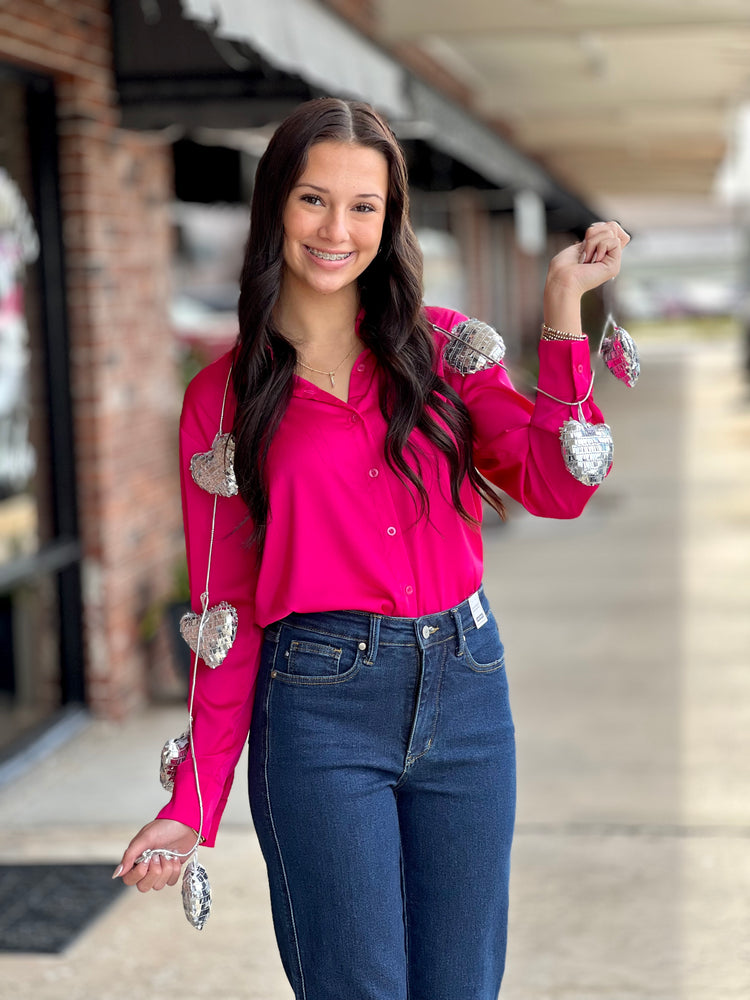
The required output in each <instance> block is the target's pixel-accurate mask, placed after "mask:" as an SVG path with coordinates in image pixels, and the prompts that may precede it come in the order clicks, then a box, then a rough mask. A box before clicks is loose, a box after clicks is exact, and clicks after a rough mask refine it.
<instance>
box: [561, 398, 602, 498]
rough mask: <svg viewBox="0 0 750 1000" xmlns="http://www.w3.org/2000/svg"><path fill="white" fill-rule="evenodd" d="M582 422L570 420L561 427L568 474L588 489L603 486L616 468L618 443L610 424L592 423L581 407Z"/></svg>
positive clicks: (580, 420)
mask: <svg viewBox="0 0 750 1000" xmlns="http://www.w3.org/2000/svg"><path fill="white" fill-rule="evenodd" d="M578 414H579V417H580V419H579V420H573V419H572V418H571V419H570V420H566V421H565V423H564V424H563V425H562V427H561V428H560V444H561V445H562V453H563V460H564V462H565V466H566V468H567V470H568V472H569V473H570V474H571V476H573V478H574V479H577V480H578V482H579V483H583V484H584V486H598V485H599V483H603V482H604V479H605V477H606V475H607V472H608V471H609V467H610V466H611V465H612V457H613V454H614V442H613V441H612V431H611V430H610V428H609V426H608V424H589V423H587V422H586V420H585V419H584V417H583V412H582V410H581V408H580V406H579V408H578Z"/></svg>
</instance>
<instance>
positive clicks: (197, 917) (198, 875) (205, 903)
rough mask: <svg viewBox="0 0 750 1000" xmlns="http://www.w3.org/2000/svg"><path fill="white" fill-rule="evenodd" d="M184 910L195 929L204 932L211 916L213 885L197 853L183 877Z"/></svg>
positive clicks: (188, 864) (186, 866)
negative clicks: (204, 927) (199, 861)
mask: <svg viewBox="0 0 750 1000" xmlns="http://www.w3.org/2000/svg"><path fill="white" fill-rule="evenodd" d="M182 908H183V909H184V911H185V916H186V917H187V918H188V920H189V921H190V923H191V924H192V925H193V927H195V929H196V930H197V931H200V930H202V929H203V925H204V924H205V923H206V921H207V920H208V918H209V916H210V914H211V883H210V882H209V881H208V875H207V873H206V869H205V868H204V867H203V865H201V864H199V863H198V855H197V853H196V854H193V856H192V858H191V859H190V860H189V861H188V863H187V864H186V865H185V871H184V874H183V876H182Z"/></svg>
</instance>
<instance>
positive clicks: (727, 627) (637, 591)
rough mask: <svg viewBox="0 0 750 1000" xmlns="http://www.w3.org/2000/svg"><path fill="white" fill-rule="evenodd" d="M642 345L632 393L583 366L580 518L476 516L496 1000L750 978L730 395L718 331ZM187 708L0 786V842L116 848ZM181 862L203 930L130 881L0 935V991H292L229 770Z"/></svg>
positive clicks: (736, 433)
mask: <svg viewBox="0 0 750 1000" xmlns="http://www.w3.org/2000/svg"><path fill="white" fill-rule="evenodd" d="M641 346H642V362H643V374H642V377H641V380H640V382H639V384H638V386H637V388H636V389H634V390H632V391H628V390H626V389H625V388H624V387H622V386H621V385H619V384H617V383H615V382H614V380H612V379H610V378H609V376H607V375H606V373H605V372H601V373H600V375H599V377H598V379H597V398H598V400H599V401H600V403H601V405H602V407H603V409H604V410H605V413H606V415H607V419H608V421H609V423H610V424H611V426H612V428H613V433H614V436H615V462H616V467H615V470H614V471H613V473H612V476H611V477H610V479H609V481H608V483H607V484H606V486H605V487H604V488H603V489H602V490H601V491H600V493H599V494H598V495H597V497H596V498H595V500H594V502H592V504H591V505H590V507H589V509H588V510H587V511H586V513H585V514H584V516H583V517H582V518H580V519H579V520H577V521H572V522H552V521H539V520H535V519H532V518H530V517H528V516H526V515H525V514H524V513H523V512H519V511H517V510H515V509H514V510H513V511H512V516H511V518H510V520H509V523H508V524H507V525H505V526H497V525H488V527H487V529H486V532H485V539H486V562H487V574H486V587H487V591H488V593H489V596H490V599H491V601H492V603H493V606H494V608H495V610H496V613H497V616H498V618H499V620H500V622H501V628H502V632H503V638H504V640H505V643H506V651H507V657H508V671H509V677H510V683H511V692H512V698H513V704H514V712H515V718H516V726H517V730H518V744H519V816H518V832H517V837H516V841H515V849H514V850H515V853H514V873H513V881H512V911H511V928H510V942H509V955H508V971H507V977H506V983H505V985H504V988H503V993H502V997H503V1000H747V997H748V996H750V794H748V792H749V791H750V789H749V788H748V779H747V774H748V761H749V760H750V670H748V652H747V650H748V648H749V647H750V614H748V608H749V607H750V572H749V570H750V501H749V500H748V498H749V497H750V395H749V394H748V386H747V384H745V383H744V382H743V380H742V374H741V366H740V359H739V348H738V346H737V345H735V344H734V343H733V342H731V341H729V340H724V339H718V340H714V341H706V342H701V341H697V340H694V339H690V338H686V339H684V340H683V339H681V338H678V337H677V336H676V335H675V334H673V335H672V337H671V338H670V339H669V340H668V341H658V342H653V341H649V340H648V339H647V340H646V341H644V342H643V343H642V345H641ZM183 722H184V713H183V711H182V709H181V708H179V707H172V706H170V707H165V708H158V709H157V708H155V709H152V710H151V711H149V712H148V713H147V714H145V715H144V716H141V717H139V718H138V719H135V720H132V721H130V722H128V723H127V724H126V725H123V726H121V727H117V726H115V725H112V724H107V723H103V722H93V723H91V724H90V725H89V726H88V727H86V728H85V729H83V730H82V731H81V732H80V733H79V734H78V735H76V736H75V737H74V738H73V739H71V740H69V741H68V742H67V743H65V744H64V745H63V746H62V747H60V748H59V749H58V750H57V751H56V752H55V753H54V755H53V756H51V757H49V758H48V759H46V760H45V761H44V762H43V763H42V764H39V765H37V766H35V767H34V768H33V769H31V770H30V771H29V772H27V773H26V774H25V775H24V776H23V777H20V778H16V779H15V780H13V781H10V782H8V783H6V784H5V785H4V786H2V787H0V832H1V837H0V861H2V862H8V861H13V860H21V859H23V860H28V861H45V862H51V861H55V860H61V861H63V860H73V861H86V862H91V861H106V862H111V863H112V865H113V867H114V864H115V862H116V860H117V859H118V857H119V855H120V853H121V850H122V847H123V846H124V844H125V843H126V842H127V840H128V839H129V838H130V836H131V835H132V833H133V832H134V831H135V829H137V827H138V826H140V825H141V823H142V822H145V821H146V820H147V819H149V818H150V817H151V816H152V815H153V813H154V812H155V810H156V809H157V808H158V806H159V804H160V803H161V802H162V801H163V793H162V792H161V789H160V787H159V783H158V779H157V768H158V756H159V750H160V747H161V744H162V743H163V741H164V739H165V738H166V737H167V736H170V735H176V734H177V733H178V732H180V731H181V729H182V728H183ZM202 860H203V862H204V863H205V864H206V866H207V868H208V870H209V875H210V877H211V881H212V884H213V889H214V900H215V902H214V910H213V913H212V915H211V918H210V920H209V922H208V924H207V925H206V928H205V929H204V930H203V931H202V932H200V934H198V933H197V932H196V931H194V930H193V929H192V928H191V927H189V926H188V924H187V922H186V921H185V919H184V917H183V916H182V912H181V904H180V900H179V897H178V895H177V893H176V892H175V891H170V890H166V891H165V892H163V893H160V894H153V893H152V894H150V896H149V897H148V898H143V897H141V896H140V895H139V894H138V893H137V892H135V891H130V892H128V893H126V894H124V896H123V898H122V899H121V901H119V902H118V903H116V904H115V905H114V906H113V907H111V908H110V909H109V910H108V911H107V912H106V913H105V915H104V916H103V917H102V918H101V919H100V920H99V921H98V922H97V923H96V924H95V925H94V926H93V927H91V928H89V929H88V930H87V931H86V932H85V933H84V934H83V935H82V936H81V937H80V938H79V939H78V940H77V941H76V942H75V943H74V944H73V945H72V946H71V948H70V949H69V950H68V951H67V952H66V953H64V954H63V955H60V956H24V955H0V982H2V984H3V986H2V990H1V991H0V992H2V995H3V996H7V997H8V998H9V1000H10V998H13V1000H15V998H26V997H28V998H33V1000H52V998H55V1000H58V998H61V997H65V998H66V1000H140V998H141V997H143V998H149V1000H167V998H179V1000H193V998H196V1000H197V998H202V997H206V998H207V997H212V998H215V1000H289V996H290V994H289V990H288V987H287V986H286V982H285V979H284V977H283V973H282V972H281V969H280V965H279V961H278V958H277V956H276V951H275V944H274V942H273V934H272V929H271V925H270V916H269V912H268V897H267V889H266V886H265V876H264V872H263V869H262V864H261V860H260V854H259V851H258V848H257V845H256V843H255V839H254V836H253V834H252V830H251V826H250V821H249V817H248V811H247V807H246V804H245V798H244V789H243V781H242V778H241V777H240V779H239V780H238V782H237V787H236V788H235V791H234V793H233V796H232V799H231V800H230V806H229V810H228V813H227V816H226V819H225V824H224V827H223V832H222V834H221V835H220V838H219V844H218V847H217V848H216V849H215V850H213V851H204V852H203V854H202ZM342 1000H347V998H342ZM456 1000H471V998H456Z"/></svg>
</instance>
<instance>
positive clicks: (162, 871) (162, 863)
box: [112, 819, 197, 892]
mask: <svg viewBox="0 0 750 1000" xmlns="http://www.w3.org/2000/svg"><path fill="white" fill-rule="evenodd" d="M196 840H197V835H196V833H195V831H194V830H193V829H192V828H191V827H189V826H185V824H184V823H178V822H177V820H174V819H155V820H153V821H152V822H151V823H147V824H146V825H145V826H144V827H143V829H142V830H139V831H138V833H137V834H136V835H135V837H133V839H132V840H131V841H130V843H129V844H128V846H127V849H126V850H125V853H124V854H123V856H122V861H121V862H120V865H119V867H118V868H116V869H115V871H114V874H113V875H112V878H122V880H123V882H124V883H125V885H134V886H137V888H138V891H139V892H148V891H149V889H163V888H164V886H165V885H175V883H176V882H177V880H178V879H179V877H180V869H181V867H182V864H183V862H185V861H187V860H188V859H187V857H184V858H165V857H163V856H161V855H159V854H155V855H154V856H153V857H151V858H149V860H148V861H142V862H141V863H140V864H138V865H136V864H135V862H136V859H137V858H139V857H140V856H141V854H143V852H144V851H146V850H152V851H153V850H155V849H157V848H162V849H166V850H168V851H175V852H176V853H177V854H187V853H188V852H189V851H192V849H193V848H194V847H195V842H196Z"/></svg>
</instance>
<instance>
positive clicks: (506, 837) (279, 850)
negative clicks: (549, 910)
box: [249, 590, 515, 1000]
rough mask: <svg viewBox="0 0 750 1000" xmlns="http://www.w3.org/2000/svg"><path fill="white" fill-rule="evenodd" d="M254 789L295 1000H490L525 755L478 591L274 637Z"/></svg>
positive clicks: (294, 628) (263, 685)
mask: <svg viewBox="0 0 750 1000" xmlns="http://www.w3.org/2000/svg"><path fill="white" fill-rule="evenodd" d="M485 615H486V620H484V619H485ZM249 786H250V802H251V806H252V813H253V820H254V822H255V828H256V831H257V834H258V838H259V841H260V845H261V848H262V850H263V854H264V856H265V860H266V864H267V867H268V877H269V883H270V889H271V905H272V910H273V918H274V926H275V929H276V937H277V941H278V945H279V950H280V952H281V958H282V961H283V964H284V968H285V970H286V974H287V976H288V977H289V981H290V983H291V984H292V987H293V989H294V995H295V997H296V998H297V1000H496V998H497V995H498V991H499V989H500V983H501V980H502V975H503V967H504V963H505V943H506V926H507V911H508V876H509V858H510V846H511V839H512V835H513V820H514V812H515V742H514V731H513V721H512V718H511V713H510V707H509V704H508V686H507V681H506V675H505V665H504V660H503V646H502V643H501V641H500V638H499V636H498V631H497V627H496V624H495V620H494V617H493V615H492V612H491V611H490V609H489V607H488V604H487V601H486V598H485V597H484V594H483V592H482V591H481V590H480V591H479V592H478V594H477V595H474V596H473V599H472V600H471V601H469V600H467V601H464V602H463V603H462V604H460V605H459V606H458V607H456V608H453V609H451V610H449V611H444V612H442V613H440V614H434V615H425V616H424V617H421V618H389V617H383V616H380V615H374V614H369V613H364V612H357V611H333V612H325V613H316V614H296V613H295V614H291V615H289V616H288V617H287V618H285V619H283V620H282V621H280V622H276V623H274V624H273V625H271V626H269V627H268V628H267V629H266V638H265V642H264V646H263V653H262V664H261V671H260V676H259V679H258V688H257V693H256V698H255V707H254V713H253V720H252V726H251V731H250V774H249Z"/></svg>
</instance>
